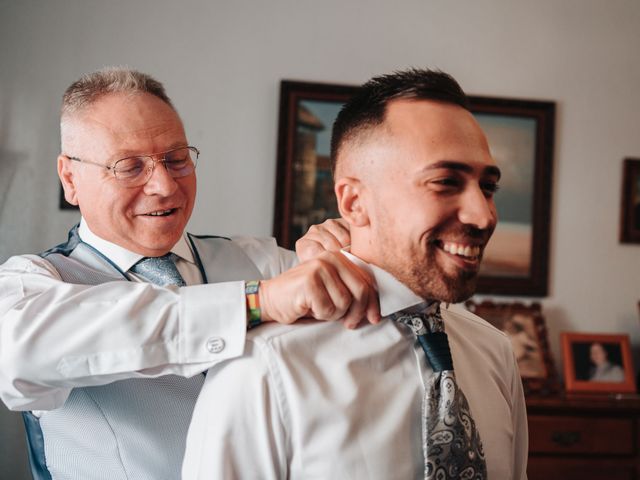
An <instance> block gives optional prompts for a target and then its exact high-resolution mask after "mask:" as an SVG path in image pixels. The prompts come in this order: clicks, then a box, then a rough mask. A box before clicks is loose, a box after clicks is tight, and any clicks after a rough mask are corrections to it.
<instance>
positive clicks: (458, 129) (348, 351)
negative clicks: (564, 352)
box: [183, 70, 527, 480]
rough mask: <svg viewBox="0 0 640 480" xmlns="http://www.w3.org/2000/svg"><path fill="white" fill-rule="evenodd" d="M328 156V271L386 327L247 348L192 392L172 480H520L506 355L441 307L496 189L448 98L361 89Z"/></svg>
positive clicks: (504, 344) (264, 337)
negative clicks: (331, 245) (370, 289)
mask: <svg viewBox="0 0 640 480" xmlns="http://www.w3.org/2000/svg"><path fill="white" fill-rule="evenodd" d="M332 150H333V152H332V160H333V162H334V167H335V181H336V184H335V192H336V196H337V199H338V206H339V208H340V212H341V214H342V216H343V218H344V219H346V221H347V222H348V223H349V225H350V227H351V238H352V243H351V248H350V253H347V252H345V255H346V256H347V257H348V258H350V259H351V260H352V261H353V262H355V263H357V264H359V265H362V266H363V267H364V268H366V269H368V270H369V271H370V272H371V273H372V275H373V276H374V278H375V280H376V284H377V288H378V290H379V294H380V307H381V313H382V315H384V316H388V317H389V319H390V320H393V321H386V322H383V323H381V324H379V325H367V326H365V327H364V328H360V329H358V330H356V331H346V330H345V331H341V330H340V329H338V328H336V327H335V325H330V324H316V325H306V326H303V325H295V326H269V327H268V328H264V329H262V330H260V331H252V332H250V334H249V335H248V341H247V350H246V352H245V354H244V355H243V357H241V358H240V359H236V360H234V361H232V362H222V363H219V364H217V365H216V366H215V367H213V368H212V369H210V370H209V372H208V374H207V379H206V381H205V385H204V388H203V389H202V392H201V395H200V398H199V399H198V402H197V404H196V408H195V411H194V416H193V420H192V423H191V427H190V430H189V436H188V438H187V451H186V455H185V462H184V466H183V475H184V478H185V479H186V480H193V479H214V478H261V479H277V478H290V479H326V478H352V479H360V478H366V479H389V478H402V479H407V478H429V479H431V478H434V479H436V478H437V479H442V480H444V479H449V478H456V479H457V478H469V479H471V478H473V479H486V478H490V479H500V480H507V479H522V478H525V477H526V473H525V471H526V461H527V424H526V414H525V405H524V397H523V393H522V384H521V380H520V376H519V374H518V369H517V366H516V362H515V359H514V355H513V352H512V350H511V346H510V343H509V340H508V338H507V337H506V335H504V334H503V333H501V332H499V331H498V330H496V329H495V328H493V327H491V326H490V325H489V324H487V323H486V322H484V321H483V320H481V319H480V318H478V317H476V316H474V315H472V314H470V313H469V312H467V311H465V310H464V309H462V308H459V307H456V306H452V305H450V304H451V303H455V302H460V301H462V300H464V299H466V298H468V297H469V296H470V295H471V294H472V293H473V291H474V288H475V284H476V278H477V275H478V270H479V267H480V261H481V258H482V252H483V250H484V248H485V246H486V244H487V242H488V241H489V237H490V236H491V234H492V232H493V230H494V228H495V225H496V209H495V205H494V201H493V195H494V192H495V191H496V190H497V182H498V179H499V176H500V171H499V170H498V168H497V166H496V165H495V162H494V160H493V158H492V157H491V154H490V152H489V148H488V145H487V141H486V139H485V136H484V135H483V133H482V131H481V130H480V127H479V126H478V124H477V123H476V121H475V120H474V118H473V116H472V114H471V113H470V112H469V111H468V110H467V108H466V99H465V96H464V93H463V92H462V90H461V89H460V87H459V86H458V84H457V83H456V82H455V81H454V80H453V79H452V78H451V77H449V76H448V75H446V74H443V73H440V72H433V71H428V70H427V71H423V70H410V71H407V72H400V73H396V74H393V75H388V76H383V77H378V78H374V79H372V80H371V81H369V82H367V83H366V84H365V85H364V86H363V88H362V89H361V91H360V93H358V94H357V95H356V96H355V97H354V98H353V99H352V100H351V101H350V102H349V103H348V104H347V105H346V106H345V107H344V108H343V110H342V111H341V112H340V114H339V115H338V118H337V120H336V123H335V125H334V130H333V149H332ZM441 303H442V306H441V305H440V304H441ZM444 326H446V333H445V332H444V331H443V328H444ZM454 367H455V370H454ZM221 390H224V391H225V392H226V395H224V396H220V395H216V392H218V391H221Z"/></svg>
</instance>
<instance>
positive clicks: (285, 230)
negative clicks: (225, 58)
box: [273, 80, 358, 249]
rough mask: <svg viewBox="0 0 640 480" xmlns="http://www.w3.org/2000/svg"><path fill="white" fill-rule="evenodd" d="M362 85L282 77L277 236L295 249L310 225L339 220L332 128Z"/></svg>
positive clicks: (275, 225) (277, 182)
mask: <svg viewBox="0 0 640 480" xmlns="http://www.w3.org/2000/svg"><path fill="white" fill-rule="evenodd" d="M357 89H358V87H353V86H347V85H332V84H324V83H307V82H295V81H288V80H283V81H282V82H281V84H280V119H279V128H278V168H277V174H276V175H277V176H276V201H275V206H276V209H275V214H274V226H273V231H274V236H275V237H276V239H277V240H278V244H279V245H281V246H283V247H285V248H291V249H292V248H294V246H295V243H296V240H298V239H299V238H300V237H302V235H304V234H305V233H306V232H307V230H308V229H309V227H310V226H311V225H313V224H316V223H321V222H323V221H324V220H326V219H328V218H337V217H339V216H340V214H339V213H338V206H337V203H336V199H335V195H334V193H333V179H332V176H331V165H330V160H329V156H330V151H331V128H332V126H333V121H334V120H335V118H336V117H337V115H338V112H339V111H340V108H342V105H344V103H345V102H346V101H347V100H348V99H349V98H350V97H351V96H352V95H353V94H354V93H355V92H356V91H357Z"/></svg>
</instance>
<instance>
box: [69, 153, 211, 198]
mask: <svg viewBox="0 0 640 480" xmlns="http://www.w3.org/2000/svg"><path fill="white" fill-rule="evenodd" d="M185 148H186V149H187V150H189V151H190V152H191V154H192V155H191V158H190V160H191V163H192V164H193V167H192V168H191V169H187V173H184V174H180V175H174V174H175V173H176V172H175V171H172V170H170V169H168V168H167V163H166V162H167V161H169V160H167V155H169V154H170V153H173V152H177V151H179V150H183V149H185ZM63 156H64V157H66V158H68V159H69V160H72V161H74V162H80V163H87V164H89V165H95V166H97V167H102V168H104V169H105V170H109V171H110V172H112V173H113V176H114V177H115V179H116V180H117V181H118V182H119V183H121V184H122V185H123V186H125V187H131V188H133V187H140V186H142V185H144V184H146V183H147V182H148V181H149V179H150V178H151V175H153V171H154V169H155V167H156V164H157V163H162V164H163V165H164V167H165V169H166V170H167V172H168V173H169V175H171V177H172V178H183V177H187V176H189V175H191V174H192V173H193V172H194V171H195V169H196V165H197V164H198V157H199V156H200V150H198V149H197V148H196V147H193V146H191V145H185V146H184V147H176V148H172V149H171V150H166V151H164V152H159V153H151V154H146V155H131V156H129V157H125V158H121V159H119V160H116V161H115V162H113V164H112V165H104V164H102V163H98V162H92V161H90V160H84V159H81V158H78V157H71V156H69V155H65V154H63ZM154 157H155V158H154ZM194 157H195V158H194ZM132 158H142V159H144V166H145V169H144V172H145V175H140V177H139V178H133V179H131V180H128V179H123V178H122V177H118V163H120V162H122V161H125V160H130V159H132Z"/></svg>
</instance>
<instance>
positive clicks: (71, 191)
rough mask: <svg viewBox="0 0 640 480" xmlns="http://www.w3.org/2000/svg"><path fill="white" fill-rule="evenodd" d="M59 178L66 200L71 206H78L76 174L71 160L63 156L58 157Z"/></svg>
mask: <svg viewBox="0 0 640 480" xmlns="http://www.w3.org/2000/svg"><path fill="white" fill-rule="evenodd" d="M58 176H59V177H60V181H61V182H62V188H63V189H64V198H65V200H66V201H67V202H69V203H70V204H71V205H78V199H77V197H78V195H77V191H76V185H75V182H76V181H77V179H76V177H75V172H74V169H73V167H72V165H71V160H69V158H68V157H66V156H65V155H62V154H60V155H58Z"/></svg>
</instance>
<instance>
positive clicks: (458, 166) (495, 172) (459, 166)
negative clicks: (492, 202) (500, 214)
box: [424, 160, 502, 180]
mask: <svg viewBox="0 0 640 480" xmlns="http://www.w3.org/2000/svg"><path fill="white" fill-rule="evenodd" d="M438 169H444V170H458V171H460V172H464V173H471V172H473V167H472V166H471V165H469V164H468V163H464V162H456V161H453V160H440V161H439V162H435V163H432V164H430V165H428V166H426V167H425V168H424V170H438ZM482 174H483V175H490V176H494V177H498V180H499V179H500V177H501V175H502V173H501V172H500V169H499V168H498V167H496V166H495V165H488V166H486V167H485V168H484V169H483V170H482Z"/></svg>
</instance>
